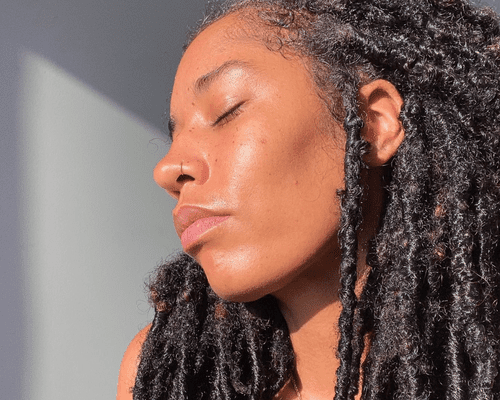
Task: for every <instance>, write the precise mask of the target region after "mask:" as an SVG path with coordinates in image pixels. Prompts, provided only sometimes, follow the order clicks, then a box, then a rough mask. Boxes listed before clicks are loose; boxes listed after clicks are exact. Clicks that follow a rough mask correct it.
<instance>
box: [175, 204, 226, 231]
mask: <svg viewBox="0 0 500 400" xmlns="http://www.w3.org/2000/svg"><path fill="white" fill-rule="evenodd" d="M172 215H173V217H174V226H175V231H176V232H177V235H179V237H181V235H182V232H184V231H185V230H186V229H187V228H188V227H189V226H190V225H191V224H193V223H194V222H195V221H197V220H199V219H201V218H208V217H217V216H222V215H224V214H223V213H219V212H216V211H213V210H210V209H208V208H203V207H199V206H188V205H183V206H180V207H175V209H174V210H173V211H172ZM226 215H227V214H226Z"/></svg>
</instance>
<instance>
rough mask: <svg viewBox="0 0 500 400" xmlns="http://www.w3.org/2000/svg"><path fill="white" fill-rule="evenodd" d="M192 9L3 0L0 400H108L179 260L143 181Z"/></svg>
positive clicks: (134, 1) (157, 147) (164, 202)
mask: <svg viewBox="0 0 500 400" xmlns="http://www.w3.org/2000/svg"><path fill="white" fill-rule="evenodd" d="M203 3H204V2H203V1H202V0H198V1H192V0H191V1H186V0H162V1H153V2H143V1H138V0H125V1H124V0H122V1H116V0H90V1H89V0H85V1H77V0H38V1H34V0H7V1H5V0H4V1H3V2H2V6H1V12H0V54H1V55H0V70H1V74H0V88H1V93H2V94H1V96H0V119H1V121H2V124H1V131H0V188H1V189H0V224H1V227H2V228H1V229H0V318H1V328H0V398H1V399H9V400H17V399H37V400H38V399H40V400H49V399H50V400H58V399H61V400H62V399H82V400H83V399H86V400H87V399H112V398H114V396H115V394H116V382H117V376H118V369H119V365H120V360H121V357H122V355H123V352H124V350H125V348H126V346H127V344H128V342H129V341H130V340H131V338H132V337H133V336H134V335H135V333H136V332H137V331H138V330H139V329H140V328H142V327H143V326H144V325H145V324H146V323H147V322H148V321H150V319H151V312H150V309H149V306H148V304H147V302H146V297H145V295H144V285H143V282H144V281H145V280H146V278H147V276H148V273H149V272H150V271H151V270H152V269H153V268H154V266H155V265H156V264H157V263H158V262H160V261H161V259H162V257H166V256H168V255H169V254H170V253H171V252H172V251H174V250H175V249H177V248H179V247H180V245H179V241H178V239H177V236H176V235H175V232H174V231H173V229H172V228H171V217H170V210H171V208H172V206H173V203H172V202H171V201H170V200H169V198H168V196H167V195H166V194H165V193H164V192H163V190H161V189H160V188H158V187H157V186H156V185H155V183H154V182H153V179H152V169H153V167H154V165H155V163H156V162H157V160H158V159H159V158H161V157H162V155H163V154H164V153H165V152H166V150H167V148H166V146H165V145H164V144H163V139H161V130H162V116H163V113H164V110H165V109H166V106H167V104H166V99H167V98H168V96H169V91H170V86H171V84H172V80H173V74H174V72H175V69H176V65H177V63H178V60H179V58H180V54H181V47H182V43H183V41H184V38H185V33H186V28H187V26H188V25H194V23H195V22H196V20H197V19H198V18H199V17H200V16H201V12H202V9H203Z"/></svg>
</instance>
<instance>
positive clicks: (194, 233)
mask: <svg viewBox="0 0 500 400" xmlns="http://www.w3.org/2000/svg"><path fill="white" fill-rule="evenodd" d="M242 26H243V22H242V21H241V20H239V19H238V18H237V16H234V15H230V16H227V17H225V18H223V19H221V20H219V21H217V22H216V23H214V24H213V25H211V26H209V27H208V28H207V29H206V30H204V31H203V32H202V33H201V34H200V35H199V36H198V37H197V38H196V39H195V40H194V41H193V42H192V44H191V45H190V46H189V48H188V49H187V51H186V53H185V55H184V57H183V58H182V60H181V63H180V65H179V69H178V71H177V76H176V80H175V84H174V89H173V93H172V101H171V118H172V128H173V143H172V146H171V148H170V151H169V153H168V154H167V155H166V156H165V158H164V159H163V160H162V161H161V162H160V163H159V164H158V166H157V167H156V169H155V179H156V181H157V183H158V184H159V185H160V186H162V187H164V188H165V189H166V190H167V191H168V192H169V193H170V194H171V195H172V196H173V197H175V198H176V199H177V200H178V204H177V206H176V208H175V209H174V211H173V215H174V221H175V225H176V229H177V232H178V234H179V235H180V236H181V239H182V243H183V246H184V249H185V251H186V252H187V253H189V254H190V255H191V256H193V257H194V258H195V259H196V260H197V261H198V262H199V263H200V264H201V266H202V267H203V269H204V271H205V273H206V274H207V277H208V279H209V282H210V284H211V286H212V287H213V289H214V290H215V291H216V292H217V294H219V295H220V296H221V297H224V298H227V299H231V300H238V301H249V300H255V299H257V298H259V297H262V296H264V295H266V294H270V293H274V294H276V293H277V292H279V291H281V290H286V287H287V285H289V284H290V283H291V282H293V281H294V280H296V279H298V278H299V277H300V276H301V275H303V274H309V275H311V274H312V275H315V274H316V275H321V274H331V272H330V271H329V268H328V267H329V266H330V261H327V260H329V259H330V258H329V256H330V255H331V253H335V254H336V253H337V252H338V249H337V246H338V245H337V239H336V235H337V231H338V226H339V219H340V209H339V202H338V199H337V197H336V191H337V190H338V189H340V188H342V187H343V158H344V151H343V132H342V130H341V128H340V127H338V125H337V124H336V123H334V122H333V120H332V118H331V116H330V114H329V112H328V109H327V107H326V106H325V104H324V103H323V102H322V101H321V99H320V98H319V97H318V94H317V89H316V87H315V86H314V83H313V81H312V79H311V76H310V75H309V73H308V71H307V69H306V66H305V64H304V63H303V61H302V60H301V59H300V58H298V57H293V58H290V57H287V58H285V57H283V56H282V55H281V54H280V53H279V52H273V51H270V50H269V49H267V48H266V47H265V46H264V45H263V44H262V43H260V42H259V41H257V40H255V39H250V38H248V37H244V36H243V37H242V35H238V34H235V33H236V32H238V29H239V28H241V27H242ZM321 133H326V134H327V135H325V134H321ZM181 163H182V175H181ZM327 256H328V257H327ZM327 271H328V272H327Z"/></svg>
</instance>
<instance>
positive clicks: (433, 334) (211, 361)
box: [134, 0, 500, 400]
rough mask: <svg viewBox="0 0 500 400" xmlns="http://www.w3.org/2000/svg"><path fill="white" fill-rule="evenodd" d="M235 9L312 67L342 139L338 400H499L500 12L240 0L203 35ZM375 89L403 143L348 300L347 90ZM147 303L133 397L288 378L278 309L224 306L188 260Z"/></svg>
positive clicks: (353, 162)
mask: <svg viewBox="0 0 500 400" xmlns="http://www.w3.org/2000/svg"><path fill="white" fill-rule="evenodd" d="M241 10H243V11H242V12H243V14H242V16H243V17H244V18H254V19H255V20H256V21H258V22H259V29H260V28H262V32H265V35H263V34H260V35H259V36H260V38H261V39H260V40H265V41H267V43H268V44H269V48H270V49H272V50H276V51H280V49H283V48H289V49H291V50H293V51H295V52H297V53H298V54H300V55H303V56H304V57H308V58H309V60H311V64H312V68H313V71H314V73H315V79H316V83H317V85H318V87H319V88H320V89H321V92H322V93H323V96H324V97H325V99H326V101H328V102H329V104H330V105H331V110H332V114H333V115H334V116H335V117H336V118H337V119H341V120H342V122H343V126H344V129H345V132H346V136H347V144H346V156H345V190H344V191H343V193H341V194H340V196H341V200H342V202H341V203H342V220H341V229H340V233H339V240H340V243H341V248H342V252H343V256H342V263H341V281H342V288H341V293H340V297H341V301H342V304H343V311H342V315H341V317H340V321H339V327H340V332H341V340H340V344H339V349H338V356H339V358H340V360H341V365H340V367H339V370H338V371H337V385H336V399H352V398H353V396H354V394H355V393H356V392H357V391H358V390H360V388H359V386H360V371H362V373H363V385H362V386H363V387H362V393H363V398H365V399H396V398H397V399H412V400H414V399H496V398H500V375H499V372H500V371H499V367H500V345H499V340H500V310H499V306H498V299H499V298H500V245H499V241H500V231H499V230H500V228H499V227H500V79H499V78H500V29H499V20H498V17H497V16H496V15H495V14H494V13H493V11H491V10H490V9H487V8H476V7H474V6H472V5H471V4H470V3H469V2H467V1H465V0H356V1H354V0H323V1H320V0H318V1H305V0H288V1H286V0H275V1H272V0H268V1H266V0H243V1H229V2H224V3H223V4H220V3H216V4H215V5H212V8H211V9H210V10H209V11H208V16H207V17H206V18H205V20H204V21H203V22H202V24H201V26H200V28H199V30H198V32H199V31H201V30H202V29H203V28H204V27H206V26H207V25H209V24H210V23H212V22H214V21H215V20H217V19H218V18H221V17H222V16H224V15H227V14H228V13H231V12H236V11H241ZM264 36H265V37H264ZM376 78H383V79H387V80H388V81H390V82H392V83H393V84H394V85H395V86H396V88H397V89H398V90H399V92H400V94H401V96H402V97H403V100H404V106H403V109H402V111H401V115H400V119H401V121H402V124H403V126H404V129H405V133H406V137H405V140H404V141H403V143H402V144H401V146H400V149H399V150H398V152H397V154H396V155H395V156H394V158H393V159H392V160H391V162H390V165H388V166H387V167H386V169H387V172H386V178H385V183H386V186H385V188H386V201H385V206H384V212H383V215H382V216H381V225H380V228H379V230H378V233H377V235H376V237H375V238H374V239H373V241H372V245H371V249H370V252H369V257H368V264H369V265H370V267H371V272H370V275H369V277H368V281H367V283H366V285H365V288H364V290H363V293H362V295H361V297H360V298H359V299H358V298H357V297H356V296H355V294H354V285H355V282H356V262H357V241H356V232H357V229H358V227H359V224H360V218H361V197H362V192H363V189H362V186H361V185H360V173H361V170H362V168H364V167H365V166H364V164H363V161H362V156H363V154H364V153H365V152H366V144H365V143H364V142H363V140H362V139H361V137H360V130H361V128H362V126H363V121H362V118H361V116H360V115H359V112H358V104H357V92H358V89H359V87H360V85H362V84H363V83H365V82H368V81H370V80H372V79H376ZM335 195H336V194H335V193H332V196H335ZM150 293H151V300H152V302H153V304H154V306H155V309H156V315H155V319H154V321H153V325H152V328H151V330H150V332H149V334H148V337H147V339H146V341H145V343H144V346H143V349H142V354H141V362H140V366H139V370H138V375H137V380H136V385H135V388H134V399H135V400H146V399H147V400H160V399H176V400H179V399H227V400H229V399H231V400H234V399H256V400H257V399H270V398H272V396H273V395H274V394H275V393H276V392H277V391H278V390H279V389H280V388H281V387H282V386H283V385H284V384H285V383H286V381H287V380H288V379H289V377H290V375H291V372H292V370H293V368H294V355H293V349H292V347H291V345H290V341H289V336H288V332H287V328H286V324H285V322H284V320H283V318H282V316H281V314H280V312H279V310H278V308H277V305H276V303H275V301H274V300H273V298H271V297H269V296H268V297H265V298H263V299H261V300H259V301H257V302H254V303H251V304H238V303H229V302H226V301H223V300H221V299H220V298H218V297H217V295H216V294H215V293H214V292H213V291H212V290H211V289H210V287H209V286H208V284H207V281H206V278H205V276H204V274H203V272H202V271H201V269H200V267H199V265H197V264H196V263H195V262H194V261H193V260H192V259H191V258H190V257H188V256H186V255H182V256H179V257H178V258H177V259H176V260H174V261H172V262H170V263H167V264H166V265H163V266H161V267H159V269H158V271H157V274H156V277H155V278H154V280H153V281H152V282H151V284H150ZM332 323H334V321H332ZM367 336H368V337H369V339H370V343H371V345H370V348H369V352H368V356H367V359H366V362H365V363H364V365H360V359H361V354H362V353H363V351H364V343H365V338H366V337H367Z"/></svg>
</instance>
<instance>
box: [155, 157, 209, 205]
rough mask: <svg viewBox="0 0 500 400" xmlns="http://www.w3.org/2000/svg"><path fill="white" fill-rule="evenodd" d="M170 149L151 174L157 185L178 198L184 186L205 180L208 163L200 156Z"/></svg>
mask: <svg viewBox="0 0 500 400" xmlns="http://www.w3.org/2000/svg"><path fill="white" fill-rule="evenodd" d="M172 150H173V149H170V151H169V152H168V153H167V155H166V156H165V157H163V158H162V159H161V160H160V162H159V163H158V164H157V165H156V167H155V169H154V172H153V176H154V180H155V181H156V183H157V184H158V185H159V186H161V187H162V188H164V189H165V190H166V191H167V192H168V194H169V195H170V196H172V197H173V198H174V199H176V200H179V197H180V195H181V192H182V191H183V188H184V187H185V186H187V185H202V184H204V183H205V182H206V181H207V179H208V164H207V162H206V161H205V160H203V159H201V158H197V157H193V156H188V155H187V154H182V153H179V152H175V151H172Z"/></svg>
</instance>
